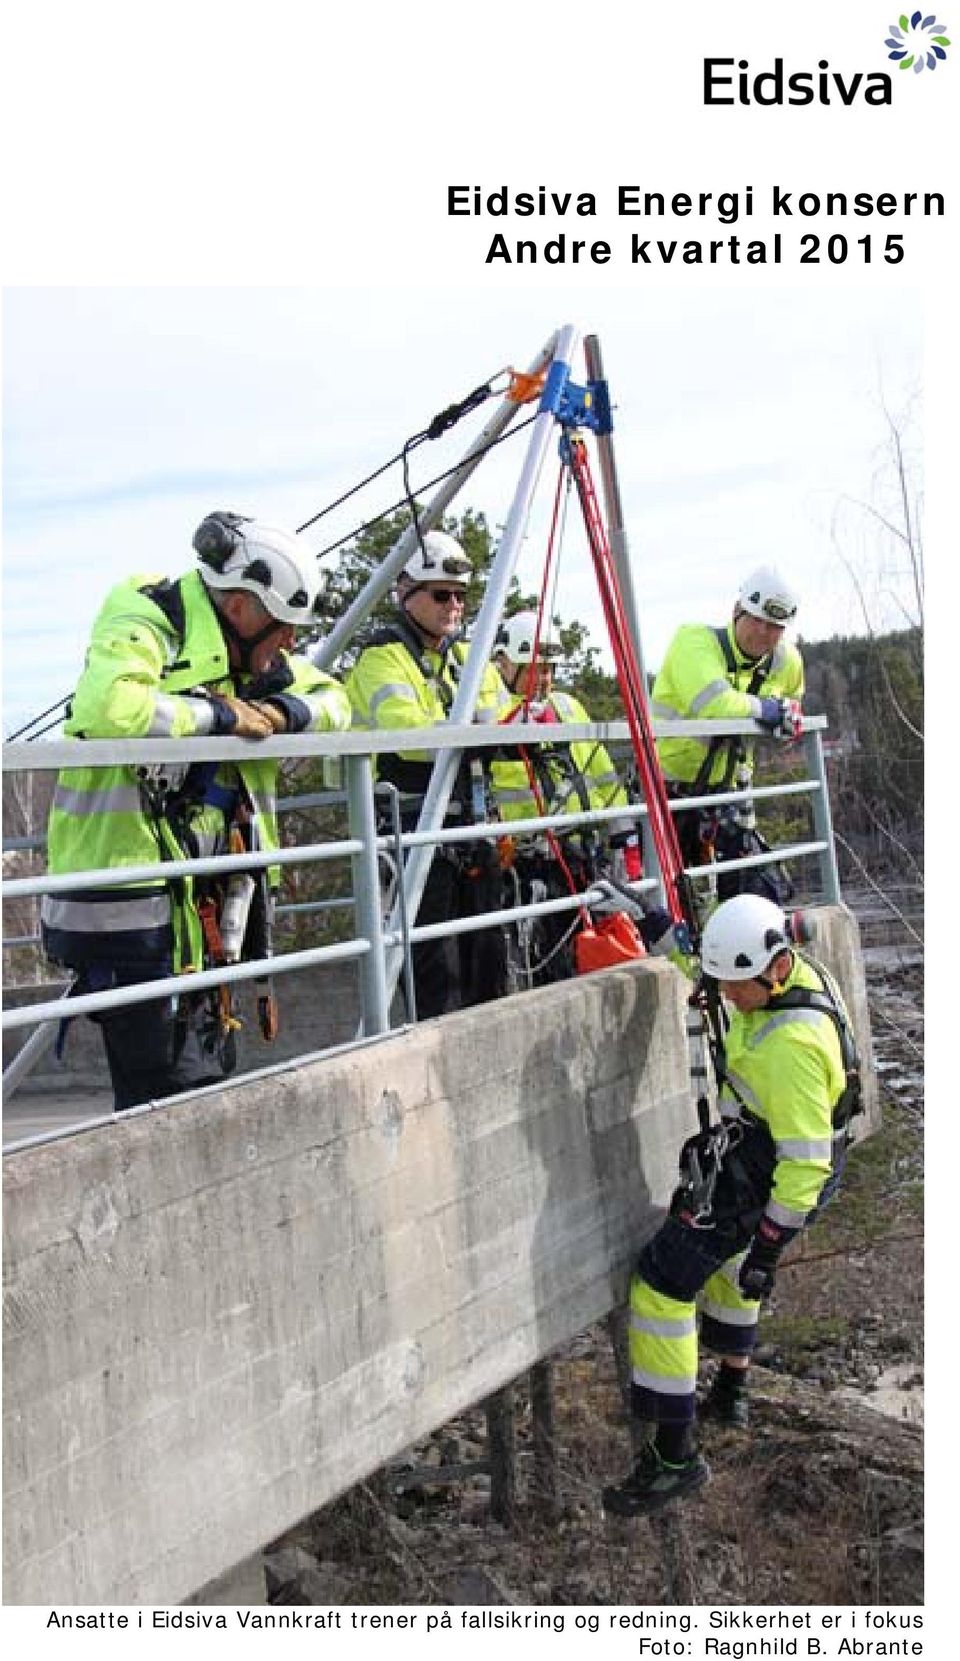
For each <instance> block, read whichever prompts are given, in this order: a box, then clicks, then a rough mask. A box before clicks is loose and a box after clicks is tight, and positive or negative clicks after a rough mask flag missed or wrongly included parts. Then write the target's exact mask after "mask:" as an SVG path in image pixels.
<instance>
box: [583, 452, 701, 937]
mask: <svg viewBox="0 0 960 1661" xmlns="http://www.w3.org/2000/svg"><path fill="white" fill-rule="evenodd" d="M570 466H571V471H572V473H573V478H574V482H575V484H576V487H577V494H578V496H579V498H580V506H581V508H582V510H583V518H584V524H585V526H586V531H587V538H588V541H589V543H590V552H591V554H592V556H593V564H594V569H595V571H596V574H597V586H598V588H599V590H600V600H601V604H602V606H603V614H604V620H605V622H606V625H607V633H608V636H609V639H610V645H611V649H612V651H613V659H614V665H615V668H616V672H617V681H618V684H619V686H620V691H621V695H622V697H623V702H624V708H625V710H626V716H627V724H628V726H629V728H630V738H631V742H632V745H633V753H634V755H635V757H636V761H637V768H638V770H639V774H640V782H641V785H642V787H643V795H644V800H645V802H646V807H647V819H648V823H649V825H650V831H651V835H652V837H653V845H654V847H655V849H656V853H657V859H658V860H659V862H660V869H661V872H662V873H663V880H664V888H665V893H666V901H667V909H668V911H669V912H670V915H671V917H672V918H673V920H674V922H679V921H681V920H682V919H683V918H684V915H685V909H686V908H685V906H684V895H683V889H684V884H683V858H682V856H681V853H680V844H679V842H678V840H677V829H676V825H675V824H674V821H673V815H672V814H671V812H670V805H669V801H668V798H667V791H666V786H665V784H664V781H663V773H662V771H661V768H660V762H659V759H658V756H657V752H656V746H655V743H654V738H653V725H652V721H651V718H650V705H649V702H648V699H647V689H646V687H645V685H644V684H643V675H642V673H641V670H640V665H639V663H638V661H637V655H636V652H635V650H634V647H633V641H632V639H631V635H630V630H629V628H628V625H627V617H626V611H625V608H624V604H623V596H622V594H621V592H620V583H619V580H618V578H617V572H616V567H615V566H614V564H613V557H612V554H611V552H610V544H609V541H608V539H607V533H606V530H605V528H604V524H603V519H602V517H601V515H600V509H599V504H598V502H597V497H596V492H595V490H594V488H593V479H592V476H591V472H590V462H589V458H588V456H587V451H586V446H585V444H584V442H583V440H582V439H579V438H573V439H571V442H570Z"/></svg>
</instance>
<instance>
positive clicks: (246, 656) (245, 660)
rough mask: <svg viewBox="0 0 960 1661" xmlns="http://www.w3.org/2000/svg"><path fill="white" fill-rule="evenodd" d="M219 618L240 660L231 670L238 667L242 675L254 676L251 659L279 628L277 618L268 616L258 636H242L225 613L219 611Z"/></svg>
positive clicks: (258, 631) (257, 633)
mask: <svg viewBox="0 0 960 1661" xmlns="http://www.w3.org/2000/svg"><path fill="white" fill-rule="evenodd" d="M217 616H218V618H219V620H220V627H221V629H222V630H223V632H224V634H225V635H226V636H227V639H228V640H229V641H230V643H231V644H232V645H233V646H234V647H235V649H236V654H237V657H238V659H239V662H238V663H237V664H236V665H231V668H233V667H236V668H237V669H238V670H239V672H240V674H241V675H252V674H253V664H252V662H251V659H252V657H253V654H254V652H255V651H256V649H257V647H258V646H259V645H260V644H261V643H262V642H263V641H264V640H266V638H267V635H268V634H271V633H272V632H273V630H274V629H275V628H276V627H277V618H276V617H272V616H270V615H269V614H268V617H267V621H266V623H265V624H264V626H263V628H262V629H258V630H257V632H256V634H241V633H240V630H239V629H238V628H237V626H236V624H235V623H233V622H231V620H230V618H229V617H227V615H226V613H225V612H222V611H219V610H218V612H217Z"/></svg>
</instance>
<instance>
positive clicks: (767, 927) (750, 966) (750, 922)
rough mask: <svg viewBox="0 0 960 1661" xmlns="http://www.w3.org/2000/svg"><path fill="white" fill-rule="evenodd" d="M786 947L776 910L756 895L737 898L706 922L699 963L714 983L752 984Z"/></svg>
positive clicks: (783, 921)
mask: <svg viewBox="0 0 960 1661" xmlns="http://www.w3.org/2000/svg"><path fill="white" fill-rule="evenodd" d="M789 945H790V937H789V935H788V933H787V924H786V919H785V918H784V915H783V912H782V911H781V910H780V907H779V906H777V905H774V903H773V901H772V900H764V899H763V898H762V897H761V896H760V895H759V894H737V895H735V896H734V898H733V899H732V900H725V901H724V903H723V904H722V905H718V906H717V909H716V911H715V912H713V914H712V916H711V917H710V918H709V919H708V921H707V925H706V928H705V929H704V931H703V938H702V940H701V942H700V962H701V965H702V967H703V971H704V974H707V975H712V976H713V977H714V979H715V980H754V979H755V978H756V976H757V975H762V974H763V972H764V970H765V969H767V968H769V966H770V964H771V963H772V962H773V960H774V958H775V957H776V956H777V953H778V952H782V951H784V950H785V949H786V948H787V947H788V946H789Z"/></svg>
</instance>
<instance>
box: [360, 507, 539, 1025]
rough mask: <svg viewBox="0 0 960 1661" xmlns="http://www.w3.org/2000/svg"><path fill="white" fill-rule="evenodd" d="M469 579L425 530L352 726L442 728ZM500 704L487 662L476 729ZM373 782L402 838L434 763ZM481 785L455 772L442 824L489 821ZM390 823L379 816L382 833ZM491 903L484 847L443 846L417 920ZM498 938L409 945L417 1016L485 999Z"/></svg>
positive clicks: (405, 761)
mask: <svg viewBox="0 0 960 1661" xmlns="http://www.w3.org/2000/svg"><path fill="white" fill-rule="evenodd" d="M471 571H472V566H471V563H470V560H469V559H468V557H467V555H466V554H465V553H464V551H463V549H462V547H461V546H460V544H459V542H457V541H456V539H455V538H454V537H452V536H450V535H449V534H448V533H447V532H446V531H427V532H425V533H424V534H423V535H422V536H421V537H420V538H419V541H418V545H417V547H416V548H415V549H414V551H413V553H412V554H411V556H410V558H409V559H408V561H407V564H406V566H405V568H404V570H403V571H402V572H401V573H400V575H399V577H398V579H397V587H396V609H395V612H394V615H393V617H392V618H391V619H390V620H389V621H388V622H387V623H385V624H382V625H380V626H379V627H377V629H376V630H375V631H374V633H373V634H372V635H371V636H370V638H369V640H368V641H367V643H366V645H365V646H364V648H363V650H362V651H361V653H360V656H359V657H358V658H357V661H356V663H355V664H354V666H353V668H352V669H351V671H350V673H349V674H348V676H347V678H346V682H345V684H346V689H347V693H348V696H349V698H350V703H351V706H352V709H353V724H354V726H355V727H367V728H373V729H374V730H376V731H401V732H406V731H407V730H410V731H411V732H413V731H414V730H415V729H416V728H418V727H433V726H439V725H440V724H441V723H443V722H444V721H446V720H447V719H448V717H449V714H450V709H451V707H452V705H453V701H454V698H455V696H456V691H457V686H458V683H459V681H460V678H461V676H462V674H463V670H464V665H465V664H466V661H467V656H468V653H469V650H470V647H469V644H468V642H467V641H466V640H465V639H464V638H463V624H464V615H465V606H466V598H467V584H468V582H469V579H470V575H471ZM506 699H507V694H506V692H505V691H504V688H503V685H502V683H501V681H500V677H499V675H498V674H497V672H496V670H495V669H494V668H493V666H492V664H487V665H486V666H485V668H484V672H483V679H482V682H481V686H480V692H479V695H478V698H477V707H476V710H475V713H474V719H475V720H476V721H480V722H486V721H496V720H497V717H498V715H499V713H500V711H501V709H502V708H503V706H504V705H505V703H506ZM376 772H377V778H378V780H386V781H387V782H388V783H390V784H393V785H395V786H396V788H397V790H398V791H399V793H400V817H401V823H402V825H403V828H404V830H413V829H415V827H416V824H417V821H418V819H419V816H420V810H421V808H422V806H423V800H424V797H425V795H426V792H427V788H428V786H429V783H430V777H431V774H432V772H433V756H432V754H431V753H430V752H429V751H426V750H418V749H416V748H415V747H411V748H410V749H404V750H402V751H399V752H398V753H396V754H394V753H392V752H387V753H385V754H382V755H379V756H378V757H377V760H376ZM485 778H486V775H485V770H484V768H483V766H482V764H480V763H477V764H475V765H474V766H473V767H472V768H471V766H470V765H469V763H468V762H464V763H463V764H462V765H461V767H460V770H459V772H458V775H457V783H456V786H455V788H454V792H453V794H452V796H451V799H450V802H449V805H448V807H447V811H446V815H445V821H444V822H445V824H446V825H448V826H449V825H460V824H469V823H470V822H471V821H475V820H478V819H485V818H486V817H487V800H486V787H485ZM388 823H389V820H388V818H387V816H386V814H385V816H384V826H385V828H386V826H387V825H388ZM397 880H399V874H398V873H393V884H391V889H390V892H391V897H392V891H393V886H394V885H395V883H396V881H397ZM499 897H500V896H499V868H498V866H497V861H496V855H495V851H494V850H493V849H492V847H491V846H490V843H489V842H484V841H481V840H478V841H477V842H475V843H473V842H471V843H469V844H463V843H461V844H450V843H448V844H440V845H438V847H437V850H436V852H435V854H434V856H433V859H432V861H431V864H430V870H429V872H428V875H427V881H426V885H425V887H424V890H423V895H422V897H421V900H420V905H419V908H418V911H417V918H416V921H417V923H419V924H421V925H424V926H426V925H427V924H431V923H443V922H450V921H452V920H453V919H454V918H460V917H464V916H469V915H477V914H479V913H480V912H483V911H491V910H497V909H499ZM411 921H412V919H411ZM497 934H498V931H495V930H483V931H479V932H472V933H463V934H460V935H458V936H457V937H456V939H455V940H454V939H453V938H452V937H451V938H450V939H442V938H441V939H435V940H429V941H422V942H418V943H417V945H415V946H414V948H413V978H414V983H415V988H416V1011H417V1015H418V1016H421V1017H430V1016H434V1015H442V1014H444V1013H445V1011H446V1010H448V1009H455V1008H457V1007H458V1006H460V1005H464V1006H465V1005H469V1004H473V1003H479V1002H483V1001H484V1000H485V999H486V998H487V997H489V996H491V995H494V994H493V990H492V989H493V988H494V987H495V985H496V982H497V980H498V976H499V970H498V966H497V961H496V960H497V959H498V956H499V953H500V947H499V945H498V940H497V938H496V936H497Z"/></svg>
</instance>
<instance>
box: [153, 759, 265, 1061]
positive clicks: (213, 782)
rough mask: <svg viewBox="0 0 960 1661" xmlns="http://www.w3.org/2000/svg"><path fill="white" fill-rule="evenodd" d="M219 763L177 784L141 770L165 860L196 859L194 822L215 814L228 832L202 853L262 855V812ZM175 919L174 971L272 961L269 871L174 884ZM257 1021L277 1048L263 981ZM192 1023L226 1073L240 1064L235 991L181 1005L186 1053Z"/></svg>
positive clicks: (180, 1036) (180, 1037)
mask: <svg viewBox="0 0 960 1661" xmlns="http://www.w3.org/2000/svg"><path fill="white" fill-rule="evenodd" d="M217 768H218V763H216V762H212V761H210V762H196V763H194V764H193V765H192V766H190V767H188V768H187V770H186V772H185V774H184V776H183V778H182V780H181V781H180V783H179V784H177V785H174V784H173V782H172V781H171V780H170V779H169V778H168V777H167V776H166V775H164V774H163V773H160V772H158V771H157V770H155V769H150V768H140V769H138V785H139V788H140V794H141V799H142V800H143V802H144V806H145V811H146V812H147V815H148V817H149V818H150V820H151V822H152V824H153V827H154V833H155V835H156V838H157V845H158V848H159V850H160V854H161V859H162V860H164V861H169V860H179V859H184V858H187V859H195V858H197V857H199V855H200V853H201V847H200V842H199V839H198V832H197V827H196V817H197V815H198V814H199V813H200V812H202V811H203V810H204V809H208V808H216V809H218V810H219V812H220V813H221V814H222V817H223V826H224V829H223V832H222V833H220V834H219V835H218V836H217V839H216V846H215V847H213V848H208V847H204V849H203V852H204V853H210V852H213V853H224V852H227V851H229V852H231V853H245V852H254V851H257V850H258V839H257V833H256V823H257V821H256V810H255V805H254V802H253V799H252V797H251V795H250V792H249V790H248V789H247V786H246V784H245V782H244V780H243V778H242V776H241V775H240V774H239V773H238V775H237V782H236V785H224V784H223V783H221V782H219V781H218V780H217V779H216V776H215V775H216V772H217ZM169 883H170V889H171V915H172V919H173V926H174V940H175V951H174V968H175V970H176V972H178V973H181V974H186V975H189V974H190V972H191V971H196V970H197V969H200V968H203V969H216V968H222V967H224V966H225V965H227V964H230V963H237V962H239V961H240V959H241V958H242V957H244V956H246V957H247V958H259V957H264V958H266V957H269V956H270V955H271V939H270V934H271V925H270V912H271V901H270V895H269V887H268V877H267V873H266V870H265V869H262V868H261V869H259V870H257V871H253V872H235V873H233V874H232V875H228V876H226V877H224V876H220V875H212V876H205V877H204V876H201V877H199V878H195V877H192V876H181V877H172V878H170V879H169ZM256 984H257V988H258V991H257V1017H258V1025H259V1029H260V1033H261V1036H262V1038H263V1039H264V1040H265V1041H266V1042H268V1043H269V1042H272V1040H273V1039H274V1038H275V1037H276V1036H277V1032H278V1030H279V1023H278V1017H277V1007H276V1000H275V997H274V994H273V989H272V984H271V982H270V980H269V978H268V977H258V979H257V983H256ZM191 1024H192V1025H193V1026H194V1027H195V1029H196V1032H197V1036H198V1039H199V1042H200V1044H201V1047H202V1048H203V1049H206V1050H207V1051H209V1052H210V1053H211V1054H214V1053H215V1054H216V1056H217V1059H218V1061H219V1064H220V1066H221V1068H222V1071H223V1072H224V1074H229V1073H231V1072H233V1071H234V1069H235V1067H236V1064H237V1049H236V1034H237V1032H238V1031H239V1029H240V1028H241V1026H242V1024H243V1023H242V1021H241V1020H240V1018H239V1016H238V1015H237V1012H236V1007H235V1003H234V997H233V991H232V988H231V986H230V985H229V984H226V983H224V984H221V985H220V986H215V987H211V988H209V989H208V990H207V991H206V992H204V993H198V994H191V993H190V992H189V990H185V992H184V994H182V995H181V997H180V999H179V1003H178V1017H177V1029H178V1031H177V1039H176V1042H177V1043H178V1045H179V1047H180V1048H181V1049H182V1047H183V1045H184V1044H185V1042H186V1038H187V1034H188V1031H189V1029H190V1027H191Z"/></svg>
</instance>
